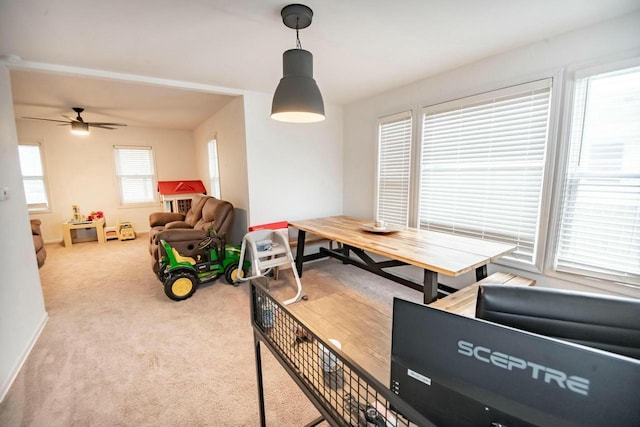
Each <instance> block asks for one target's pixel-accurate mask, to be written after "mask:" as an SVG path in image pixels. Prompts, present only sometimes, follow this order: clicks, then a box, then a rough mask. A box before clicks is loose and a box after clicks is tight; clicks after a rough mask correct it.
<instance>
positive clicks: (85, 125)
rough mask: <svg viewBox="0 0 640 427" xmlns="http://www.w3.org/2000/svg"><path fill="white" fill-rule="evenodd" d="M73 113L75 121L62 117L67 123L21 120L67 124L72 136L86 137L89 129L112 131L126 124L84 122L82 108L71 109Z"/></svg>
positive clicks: (39, 118) (60, 121)
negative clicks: (69, 126)
mask: <svg viewBox="0 0 640 427" xmlns="http://www.w3.org/2000/svg"><path fill="white" fill-rule="evenodd" d="M73 111H75V112H76V114H77V117H76V118H75V119H74V118H71V117H69V116H65V115H63V116H62V117H64V118H66V119H69V120H68V121H67V120H54V119H43V118H41V117H23V119H30V120H44V121H47V122H56V123H63V124H68V125H71V133H72V134H74V135H88V134H89V127H94V128H100V129H108V130H114V129H116V128H115V127H113V126H126V124H124V123H107V122H85V121H84V120H83V119H82V117H81V116H80V113H82V112H83V111H84V108H80V107H73ZM61 126H62V125H61Z"/></svg>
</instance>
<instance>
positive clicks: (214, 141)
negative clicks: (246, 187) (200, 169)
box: [207, 135, 222, 199]
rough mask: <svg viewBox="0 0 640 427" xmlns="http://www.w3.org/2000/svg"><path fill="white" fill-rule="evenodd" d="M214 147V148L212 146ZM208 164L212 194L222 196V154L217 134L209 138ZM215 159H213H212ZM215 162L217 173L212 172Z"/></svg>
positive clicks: (217, 197) (219, 197)
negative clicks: (219, 151)
mask: <svg viewBox="0 0 640 427" xmlns="http://www.w3.org/2000/svg"><path fill="white" fill-rule="evenodd" d="M212 147H213V148H212ZM212 151H214V156H213V157H214V158H213V159H212V156H211V153H212ZM207 157H208V158H207V165H208V170H209V186H210V187H211V188H210V191H211V196H213V197H215V198H216V199H221V198H222V183H221V180H220V156H219V155H218V137H217V135H216V136H214V137H213V138H211V139H209V142H207ZM212 160H213V161H212ZM214 164H215V169H216V171H215V174H212V170H211V169H212V166H214ZM214 175H215V176H214Z"/></svg>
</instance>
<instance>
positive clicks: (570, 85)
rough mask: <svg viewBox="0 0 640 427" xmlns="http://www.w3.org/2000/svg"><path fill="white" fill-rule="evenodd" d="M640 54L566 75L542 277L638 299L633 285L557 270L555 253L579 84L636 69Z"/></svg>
mask: <svg viewBox="0 0 640 427" xmlns="http://www.w3.org/2000/svg"><path fill="white" fill-rule="evenodd" d="M638 54H640V52H639V51H635V52H634V57H626V58H620V57H616V58H601V59H599V60H594V61H591V62H589V63H579V64H578V63H574V64H570V65H568V66H567V67H566V69H565V72H564V73H563V74H564V75H563V79H562V83H563V86H564V88H563V90H562V92H560V93H561V94H562V100H561V101H562V108H561V112H562V114H561V115H558V117H557V118H556V119H557V120H558V121H559V129H558V134H557V138H558V139H557V146H556V148H555V151H556V152H555V157H556V159H555V172H554V175H553V181H552V182H553V185H552V188H551V189H549V191H550V192H551V205H550V210H549V218H548V229H547V243H546V245H545V256H544V264H543V268H542V272H541V274H542V275H544V276H547V277H551V278H555V279H560V280H565V281H568V282H573V283H577V284H580V285H583V286H588V287H592V288H595V289H599V290H603V291H606V292H617V293H621V294H628V295H630V296H635V297H637V292H638V289H639V287H638V286H637V285H634V284H629V283H622V282H616V281H615V280H613V279H611V280H607V279H600V278H596V277H591V276H586V275H583V274H581V273H569V272H562V271H556V270H555V269H554V263H555V256H556V251H557V250H558V240H559V230H560V221H561V215H562V212H561V208H562V205H563V186H564V182H565V179H566V174H567V167H568V160H569V149H570V146H571V141H570V138H571V122H572V117H573V108H574V95H575V86H576V81H577V80H579V79H583V78H587V77H589V76H592V75H595V74H604V73H609V72H613V71H617V70H622V69H625V68H634V67H637V66H639V65H640V56H637V55H638Z"/></svg>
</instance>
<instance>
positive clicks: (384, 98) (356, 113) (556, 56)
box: [344, 13, 640, 296]
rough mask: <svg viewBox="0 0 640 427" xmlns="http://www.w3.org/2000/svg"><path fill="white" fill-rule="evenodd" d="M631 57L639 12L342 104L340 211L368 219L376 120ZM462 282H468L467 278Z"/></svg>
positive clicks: (550, 282)
mask: <svg viewBox="0 0 640 427" xmlns="http://www.w3.org/2000/svg"><path fill="white" fill-rule="evenodd" d="M633 55H640V13H635V14H632V15H628V16H626V17H624V18H621V19H617V20H614V21H609V22H605V23H603V24H600V25H597V26H593V27H590V28H587V29H583V30H580V31H575V32H572V33H567V34H565V35H562V36H559V37H556V38H552V39H548V40H544V41H542V42H540V43H537V44H534V45H531V46H528V47H526V48H522V49H518V50H515V51H512V52H508V53H505V54H502V55H498V56H495V57H491V58H487V59H485V60H482V61H479V62H476V63H473V64H469V65H466V66H463V67H460V68H458V69H455V70H452V71H450V72H446V73H443V74H440V75H437V76H434V77H431V78H427V79H425V80H422V81H419V82H416V83H414V84H411V85H408V86H405V87H401V88H398V89H396V90H392V91H389V92H386V93H383V94H380V95H378V96H374V97H371V98H367V99H363V100H361V101H359V102H356V103H353V104H350V105H348V106H346V107H345V109H344V121H345V127H344V133H345V137H344V140H345V146H344V164H345V168H344V213H345V214H349V215H354V216H360V217H365V218H372V217H373V212H374V184H375V165H376V151H375V150H376V143H377V142H376V139H377V125H376V120H377V119H378V118H379V117H383V116H386V115H390V114H393V113H398V112H401V111H407V110H413V111H414V117H419V113H420V108H421V107H422V106H425V105H432V104H436V103H439V102H442V101H447V100H451V99H456V98H460V97H464V96H469V95H473V94H477V93H481V92H485V91H489V90H493V89H497V88H501V87H505V86H509V85H513V84H518V83H523V82H526V81H529V80H531V79H535V78H541V77H549V76H553V75H554V74H556V73H559V72H561V71H562V70H564V69H565V68H566V67H572V66H578V65H580V64H585V65H586V64H594V63H597V62H598V61H603V60H612V59H620V58H624V57H629V56H633ZM492 268H493V266H492ZM500 269H501V270H507V269H505V268H500ZM511 271H513V272H515V273H519V274H522V275H525V276H527V277H532V278H535V279H537V280H538V283H539V284H541V285H543V286H554V287H572V288H577V289H583V287H581V286H579V285H574V284H570V283H567V282H564V281H560V280H556V279H552V278H550V277H546V276H542V275H537V274H533V273H531V272H521V271H518V270H511ZM462 280H464V281H466V282H467V283H469V282H471V281H473V280H472V278H471V277H464V278H463V279H462ZM589 290H592V289H591V288H589ZM629 292H630V293H632V294H636V295H637V294H638V293H637V292H635V291H631V290H630V291H629ZM638 296H640V295H638Z"/></svg>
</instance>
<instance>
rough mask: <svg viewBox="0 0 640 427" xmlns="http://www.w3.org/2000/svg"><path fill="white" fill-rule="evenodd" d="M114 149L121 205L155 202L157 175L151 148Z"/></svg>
mask: <svg viewBox="0 0 640 427" xmlns="http://www.w3.org/2000/svg"><path fill="white" fill-rule="evenodd" d="M114 148H115V156H116V174H117V176H118V184H119V187H120V200H121V203H122V204H129V203H150V202H155V200H156V188H155V185H154V184H155V174H154V168H153V151H152V149H151V147H114Z"/></svg>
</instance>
